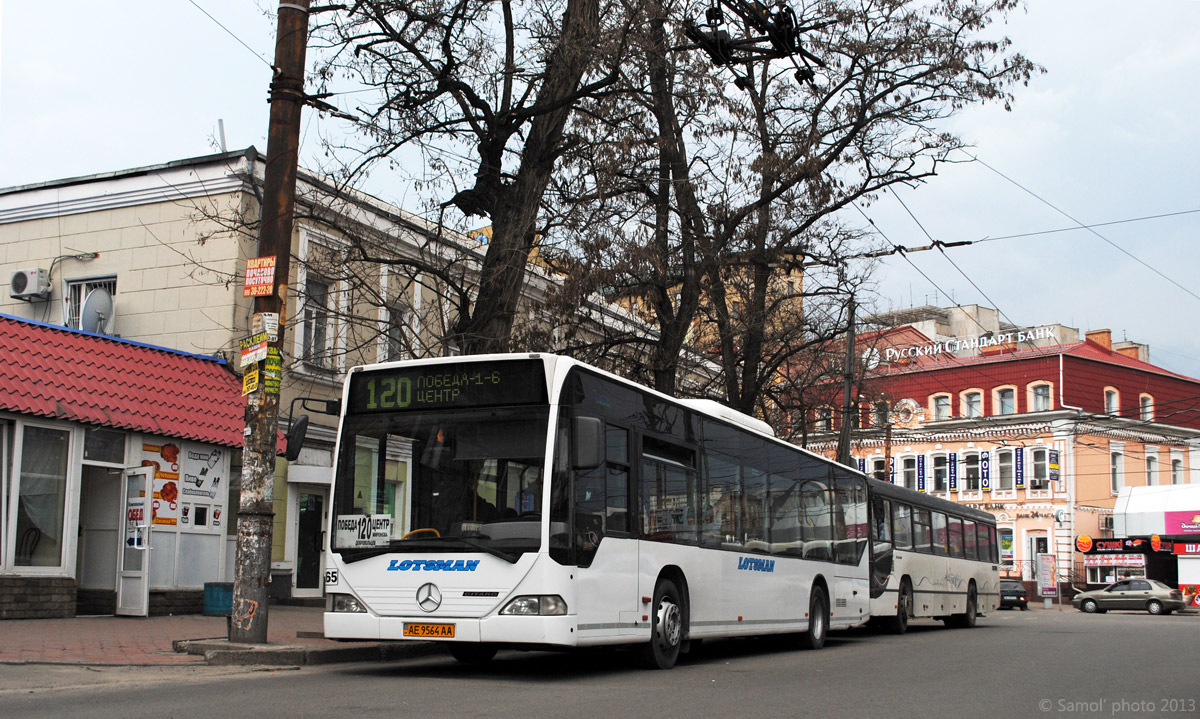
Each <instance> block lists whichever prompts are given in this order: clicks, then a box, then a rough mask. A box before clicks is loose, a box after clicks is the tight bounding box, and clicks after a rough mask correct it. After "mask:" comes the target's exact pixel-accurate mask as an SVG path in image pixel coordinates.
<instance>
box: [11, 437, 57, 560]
mask: <svg viewBox="0 0 1200 719" xmlns="http://www.w3.org/2000/svg"><path fill="white" fill-rule="evenodd" d="M18 437H19V439H18V443H19V448H20V450H19V451H20V453H21V457H20V462H19V464H18V467H19V471H18V473H17V475H16V478H15V486H14V487H13V493H12V497H13V499H15V519H16V521H15V522H14V523H13V529H12V534H11V535H10V536H9V538H8V539H9V541H10V542H12V543H13V547H14V550H15V551H14V552H13V562H14V564H15V565H16V566H17V567H60V566H62V558H63V547H64V545H65V544H66V531H65V528H64V526H63V519H64V517H65V515H66V504H67V480H68V477H67V458H68V457H69V456H70V445H71V433H70V432H69V431H68V430H60V429H53V428H50V427H40V426H37V425H31V424H22V425H20V426H19V432H18Z"/></svg>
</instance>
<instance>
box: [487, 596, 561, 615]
mask: <svg viewBox="0 0 1200 719" xmlns="http://www.w3.org/2000/svg"><path fill="white" fill-rule="evenodd" d="M500 613H501V614H520V615H526V616H538V615H540V616H543V617H546V616H560V615H563V614H566V613H567V603H566V602H564V601H563V598H562V597H560V596H558V595H557V594H541V595H534V594H530V595H526V596H523V597H517V598H516V599H514V600H512V601H511V602H509V603H508V604H506V605H505V606H504V609H501V610H500Z"/></svg>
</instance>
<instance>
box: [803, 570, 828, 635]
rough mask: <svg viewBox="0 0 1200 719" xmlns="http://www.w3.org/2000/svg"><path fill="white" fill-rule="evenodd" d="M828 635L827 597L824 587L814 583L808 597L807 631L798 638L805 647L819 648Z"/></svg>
mask: <svg viewBox="0 0 1200 719" xmlns="http://www.w3.org/2000/svg"><path fill="white" fill-rule="evenodd" d="M828 635H829V599H828V598H826V596H825V588H824V587H822V586H821V585H819V584H817V585H814V586H813V588H812V593H811V594H810V595H809V599H808V631H807V632H805V633H804V635H803V636H802V637H801V639H800V646H802V647H804V648H805V649H820V648H821V647H823V646H825V637H826V636H828Z"/></svg>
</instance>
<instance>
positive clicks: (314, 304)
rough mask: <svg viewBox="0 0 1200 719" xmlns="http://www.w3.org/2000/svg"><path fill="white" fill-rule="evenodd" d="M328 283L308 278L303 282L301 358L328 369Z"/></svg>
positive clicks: (329, 364)
mask: <svg viewBox="0 0 1200 719" xmlns="http://www.w3.org/2000/svg"><path fill="white" fill-rule="evenodd" d="M329 318H330V312H329V283H328V282H326V281H325V280H323V279H320V278H313V277H309V278H308V279H307V280H306V281H305V282H304V310H303V317H302V320H301V325H302V327H303V328H304V345H303V350H302V351H303V354H302V358H303V359H304V361H305V362H308V363H309V364H313V365H317V366H318V367H330V366H331V363H330V362H329V359H330V357H329V355H330V352H329V336H330V334H331V333H330V331H329V329H330V328H329Z"/></svg>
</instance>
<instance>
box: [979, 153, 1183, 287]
mask: <svg viewBox="0 0 1200 719" xmlns="http://www.w3.org/2000/svg"><path fill="white" fill-rule="evenodd" d="M962 152H963V154H965V155H966V156H967V157H970V158H971V159H972V160H974V161H975V162H978V163H979V164H981V165H983V166H984V167H986V168H987V169H989V170H991V171H992V172H994V173H996V174H997V175H999V176H1000V177H1002V178H1004V179H1005V180H1007V181H1009V182H1011V183H1012V184H1013V185H1015V186H1016V187H1018V188H1020V189H1021V190H1023V191H1024V192H1026V193H1028V194H1029V195H1031V196H1033V197H1034V198H1035V199H1037V200H1038V201H1039V202H1041V203H1043V204H1044V205H1046V206H1047V207H1049V208H1050V209H1052V210H1054V211H1055V212H1057V213H1059V214H1060V215H1062V216H1063V217H1065V218H1067V219H1068V220H1070V221H1071V222H1074V223H1075V224H1077V225H1079V227H1080V228H1082V229H1086V230H1087V231H1088V232H1090V233H1092V234H1093V235H1095V236H1096V237H1099V238H1100V239H1102V240H1104V241H1105V242H1107V243H1108V244H1110V245H1112V246H1113V247H1114V248H1116V249H1117V250H1119V251H1120V252H1121V253H1122V254H1124V255H1125V256H1127V257H1129V258H1130V259H1131V260H1133V261H1135V262H1137V263H1138V264H1140V265H1142V266H1143V267H1145V268H1146V269H1148V270H1150V271H1151V272H1153V273H1154V274H1156V275H1158V276H1159V277H1161V278H1163V279H1164V280H1166V281H1167V282H1170V283H1171V284H1173V285H1175V286H1176V287H1178V288H1179V289H1181V290H1183V291H1184V292H1186V293H1188V294H1189V295H1191V296H1192V297H1194V298H1195V299H1197V300H1200V295H1198V294H1196V293H1195V292H1192V291H1191V290H1189V289H1188V288H1186V287H1184V286H1183V285H1181V284H1179V283H1178V282H1176V281H1175V280H1173V279H1171V278H1170V277H1168V276H1167V275H1165V274H1163V273H1162V272H1160V271H1159V270H1158V269H1156V268H1155V267H1153V266H1151V265H1150V264H1149V263H1147V262H1145V261H1144V260H1142V259H1141V258H1139V257H1137V256H1136V255H1134V254H1133V253H1131V252H1129V251H1128V250H1126V249H1125V248H1124V247H1121V246H1120V245H1118V244H1117V243H1115V242H1113V241H1112V240H1110V239H1108V238H1107V237H1105V236H1104V235H1102V234H1100V233H1099V232H1097V231H1096V230H1095V229H1093V228H1092V227H1090V226H1088V225H1085V224H1084V223H1082V222H1080V221H1079V220H1077V219H1075V218H1074V217H1072V216H1071V215H1069V214H1067V212H1066V211H1064V210H1062V209H1060V208H1059V207H1057V206H1056V205H1054V204H1053V203H1052V202H1050V201H1049V200H1047V199H1046V198H1044V197H1042V196H1041V195H1039V194H1037V193H1036V192H1034V191H1033V190H1031V189H1029V188H1028V187H1025V186H1024V185H1022V184H1021V183H1019V182H1017V181H1016V180H1014V179H1012V178H1011V177H1009V176H1008V175H1005V174H1004V173H1003V172H1000V171H999V170H997V169H996V168H994V167H992V166H991V165H989V164H987V163H986V162H984V161H983V160H980V159H979V158H978V157H975V156H973V155H971V154H970V153H968V152H966V150H962Z"/></svg>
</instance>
